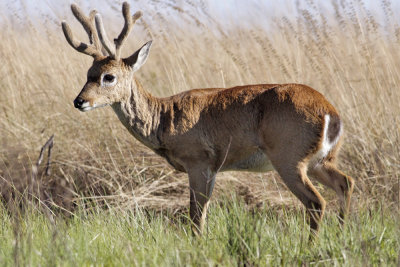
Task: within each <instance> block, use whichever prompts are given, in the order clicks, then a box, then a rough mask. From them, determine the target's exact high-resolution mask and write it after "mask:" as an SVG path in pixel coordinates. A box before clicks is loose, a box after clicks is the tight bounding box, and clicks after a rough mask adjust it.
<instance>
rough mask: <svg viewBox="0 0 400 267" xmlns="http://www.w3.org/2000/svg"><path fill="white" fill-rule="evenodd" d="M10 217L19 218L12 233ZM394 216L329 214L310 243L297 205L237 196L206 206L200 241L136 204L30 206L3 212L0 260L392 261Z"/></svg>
mask: <svg viewBox="0 0 400 267" xmlns="http://www.w3.org/2000/svg"><path fill="white" fill-rule="evenodd" d="M15 220H20V222H19V223H17V225H19V229H18V231H17V232H16V231H15V230H14V227H15V224H16V222H15ZM53 220H54V221H53ZM398 220H399V215H398V214H393V212H392V211H391V210H388V209H385V208H382V207H371V208H365V209H362V210H359V211H357V212H356V213H353V215H352V216H351V218H350V219H349V221H348V223H347V224H345V225H344V226H341V224H340V223H339V222H338V219H337V217H336V215H335V214H334V213H332V212H329V213H328V214H327V216H326V218H325V221H324V223H323V225H322V229H321V232H320V235H319V237H318V238H317V239H316V240H315V242H314V243H309V242H308V229H307V226H306V225H305V222H304V214H303V212H302V211H301V210H299V209H290V210H287V209H285V208H283V209H282V210H280V211H277V210H275V209H270V208H268V207H265V208H264V209H262V210H260V211H249V210H248V209H246V206H245V205H244V203H243V202H242V201H240V199H237V198H236V197H230V198H225V199H224V200H223V201H222V202H221V203H219V205H217V204H213V205H212V206H211V209H210V217H209V221H208V226H207V230H206V232H205V233H204V235H203V236H201V237H198V238H196V237H193V236H192V234H191V232H190V225H189V223H188V222H187V219H186V218H185V217H184V216H182V215H181V216H178V217H176V216H173V215H172V214H168V213H165V214H161V213H158V214H157V213H154V212H150V213H148V212H145V211H144V210H142V209H136V210H133V211H126V210H121V209H111V210H108V211H106V212H105V211H101V210H98V211H92V212H86V211H83V210H82V211H78V212H76V213H75V214H74V216H72V217H70V218H69V219H65V218H61V217H56V218H54V219H50V218H49V217H46V215H44V214H43V213H40V212H37V211H35V210H30V211H28V212H26V213H24V214H23V215H20V217H17V218H15V217H11V216H9V215H8V214H7V213H6V211H5V210H4V209H2V214H1V230H0V237H1V238H2V240H3V242H2V243H1V244H0V264H1V265H2V266H12V265H14V263H16V262H18V263H20V264H21V265H34V266H37V265H57V266H85V265H119V266H126V265H131V264H133V265H142V266H187V265H190V266H215V265H222V266H235V265H240V266H241V265H247V266H248V265H253V266H260V265H267V266H276V265H302V264H307V265H314V264H315V265H320V264H322V265H340V266H355V265H360V264H363V265H369V266H377V265H379V266H382V265H395V264H396V262H398V252H399V250H400V235H399V231H400V230H399V228H398ZM16 233H17V234H16Z"/></svg>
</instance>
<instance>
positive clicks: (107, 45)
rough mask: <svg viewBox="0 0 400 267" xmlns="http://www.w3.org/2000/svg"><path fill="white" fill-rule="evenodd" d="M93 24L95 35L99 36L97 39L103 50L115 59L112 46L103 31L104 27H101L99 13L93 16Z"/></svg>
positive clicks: (101, 21) (101, 22)
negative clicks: (94, 23) (94, 24)
mask: <svg viewBox="0 0 400 267" xmlns="http://www.w3.org/2000/svg"><path fill="white" fill-rule="evenodd" d="M95 22H96V29H97V33H98V34H99V38H100V41H101V43H102V44H103V47H104V49H105V50H106V51H107V53H108V54H109V55H110V56H112V57H114V58H115V48H114V45H113V44H112V43H111V42H110V40H109V39H108V37H107V34H106V31H105V29H104V25H103V20H102V19H101V15H100V14H99V13H97V14H96V16H95Z"/></svg>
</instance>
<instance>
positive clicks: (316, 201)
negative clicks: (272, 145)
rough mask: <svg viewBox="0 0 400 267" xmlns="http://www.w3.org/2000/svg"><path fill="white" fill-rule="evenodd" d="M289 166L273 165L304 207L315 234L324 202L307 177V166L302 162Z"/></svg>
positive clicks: (322, 212) (321, 215)
mask: <svg viewBox="0 0 400 267" xmlns="http://www.w3.org/2000/svg"><path fill="white" fill-rule="evenodd" d="M289 166H290V165H289ZM289 166H288V165H284V164H282V166H279V164H278V165H277V164H275V167H276V169H277V171H278V173H279V175H280V176H281V177H282V180H283V181H284V182H285V184H286V185H287V187H288V188H289V189H290V191H292V193H293V194H294V195H295V196H296V197H297V198H298V199H299V200H300V201H301V202H302V203H303V204H304V206H305V207H306V209H307V213H308V215H309V223H310V228H311V231H312V232H313V234H317V233H318V229H319V224H320V222H321V220H322V217H323V215H324V211H325V200H324V199H323V197H322V196H321V195H320V194H319V192H318V191H317V190H316V188H315V187H314V185H313V184H312V183H311V181H310V179H309V178H308V177H307V165H306V164H305V163H304V162H300V163H298V164H297V165H296V164H294V166H293V167H289Z"/></svg>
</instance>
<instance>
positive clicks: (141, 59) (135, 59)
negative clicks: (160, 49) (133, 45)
mask: <svg viewBox="0 0 400 267" xmlns="http://www.w3.org/2000/svg"><path fill="white" fill-rule="evenodd" d="M152 42H153V41H148V42H147V43H146V44H145V45H143V46H142V47H141V48H139V50H138V51H136V52H135V53H133V54H132V56H130V57H127V58H124V59H123V61H124V62H125V64H126V65H128V66H130V67H131V68H132V71H137V70H138V69H140V67H141V66H142V65H143V64H144V63H145V62H146V59H147V57H148V55H149V52H150V47H151V43H152Z"/></svg>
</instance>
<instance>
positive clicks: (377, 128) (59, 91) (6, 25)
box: [0, 0, 400, 209]
mask: <svg viewBox="0 0 400 267" xmlns="http://www.w3.org/2000/svg"><path fill="white" fill-rule="evenodd" d="M109 4H110V5H111V6H112V7H113V8H116V7H118V6H119V3H117V2H110V3H109ZM142 4H143V3H142ZM158 4H159V5H158ZM330 5H331V10H332V13H329V12H328V11H324V12H323V11H321V9H320V8H318V5H317V3H316V2H314V1H312V0H309V1H306V2H305V3H303V5H300V6H298V7H297V10H296V12H295V13H296V14H298V15H297V16H296V17H275V18H271V19H270V24H269V25H268V26H265V27H264V26H263V25H260V24H259V23H256V21H257V18H254V17H251V14H252V12H253V11H255V9H258V10H257V11H258V13H257V14H260V13H262V12H260V10H259V9H260V5H257V6H254V7H252V6H251V5H249V7H248V14H249V22H247V23H243V26H241V25H242V24H241V23H237V24H236V25H233V24H232V25H230V24H229V25H227V24H226V22H225V21H224V20H220V21H218V20H217V19H216V18H215V17H213V16H212V15H210V13H209V9H208V7H207V3H204V2H202V4H199V5H198V4H195V3H192V2H191V1H184V2H179V3H175V2H174V1H162V2H161V3H159V2H158V1H157V3H156V1H154V2H151V7H152V9H151V11H148V10H143V12H144V14H145V16H144V17H143V19H142V20H140V21H139V22H138V24H137V25H136V26H135V29H134V31H133V33H132V35H131V37H130V39H129V41H128V44H127V45H126V47H125V49H124V52H123V53H124V54H125V55H128V54H129V53H131V52H133V51H134V50H135V49H137V48H138V47H139V46H140V45H141V44H143V43H144V42H145V41H147V40H149V39H153V40H154V45H153V48H152V51H151V54H150V58H149V60H148V61H147V63H146V65H145V66H144V67H143V68H142V69H141V70H140V71H139V72H138V73H137V77H138V79H139V80H140V81H141V82H142V83H143V85H144V87H145V88H147V90H148V91H150V92H151V93H153V94H154V95H157V96H166V95H171V94H173V93H177V92H180V91H183V90H187V89H190V88H202V87H230V86H235V85H241V84H252V83H292V82H295V83H304V84H307V85H310V86H311V87H313V88H315V89H317V90H318V91H320V92H321V93H323V94H324V95H325V96H326V97H327V98H328V99H329V100H330V101H331V102H332V103H333V104H334V105H335V106H336V107H337V108H338V110H339V111H340V114H341V116H342V118H343V121H344V125H345V139H344V145H343V149H342V151H341V157H340V161H339V164H340V168H341V169H343V170H344V171H345V172H347V173H348V174H350V175H352V176H353V177H355V178H356V190H355V199H356V201H355V202H356V203H358V204H360V203H361V204H363V205H365V204H371V203H385V205H386V204H387V205H393V206H395V207H396V206H397V207H398V206H399V197H400V196H399V194H400V193H399V187H400V184H399V180H400V164H399V160H398V159H399V156H400V131H399V125H400V105H399V103H400V90H398V88H397V87H398V85H399V84H400V73H399V71H400V52H399V47H400V27H399V26H398V25H396V23H395V15H394V14H393V11H392V9H391V5H390V2H388V1H382V5H381V8H382V12H384V13H385V15H386V16H385V19H384V20H379V19H378V18H377V17H376V16H375V15H374V14H375V13H374V10H368V9H367V8H366V7H365V3H364V2H363V1H361V0H354V1H352V0H347V1H340V2H337V1H332V2H331V3H330ZM133 6H135V5H133ZM143 6H145V5H144V4H143ZM111 10H112V11H110V13H112V14H113V17H114V18H115V20H109V19H108V20H105V23H106V27H107V29H108V30H109V34H110V35H113V36H115V35H116V34H117V31H118V30H119V27H120V26H121V18H120V16H121V15H120V13H119V11H115V10H114V9H111ZM86 11H88V10H86ZM3 12H4V11H3ZM6 12H7V11H6ZM12 12H14V13H15V14H16V15H15V16H13V20H12V21H11V20H8V19H4V18H6V17H7V16H6V15H7V14H3V16H2V17H3V25H0V27H1V31H0V38H1V40H2V41H1V42H0V58H1V65H0V77H1V79H0V95H1V98H0V107H1V112H0V132H1V139H0V143H1V148H0V151H1V153H0V176H1V177H0V178H1V179H0V186H1V193H2V196H3V198H4V199H6V200H9V199H15V198H18V196H22V197H23V196H24V195H26V194H27V190H26V188H27V185H28V184H29V183H32V181H31V175H30V174H31V165H32V163H33V162H35V161H36V158H37V153H38V151H39V150H40V148H41V146H42V145H43V143H44V142H45V141H46V140H47V138H48V137H49V136H50V135H51V134H53V133H54V134H55V145H54V152H53V161H54V164H53V165H52V175H51V176H39V178H38V179H37V181H35V186H37V187H40V192H42V193H41V194H40V195H39V196H38V197H40V198H41V199H42V201H45V202H47V203H48V204H49V205H50V206H52V207H58V208H60V209H72V208H73V206H74V205H86V207H91V206H90V205H91V204H92V203H98V204H101V205H114V204H118V206H120V207H131V206H134V205H140V206H147V207H152V208H156V209H165V208H172V209H179V208H181V207H185V206H186V204H187V203H188V190H187V181H186V178H185V175H183V174H180V173H177V172H174V171H173V170H172V169H171V168H170V167H169V166H168V165H167V164H166V162H165V161H164V160H162V159H160V158H159V157H158V156H156V155H155V154H154V153H152V152H151V151H150V150H148V149H147V148H145V147H143V145H141V144H140V143H139V142H138V141H136V140H135V139H134V138H133V137H132V136H130V135H129V134H128V132H127V131H126V130H125V129H124V128H123V127H122V125H121V124H120V122H119V121H118V120H117V118H116V116H115V115H114V114H113V112H112V110H111V109H110V108H104V109H100V110H96V111H93V112H89V113H80V112H79V111H77V110H76V109H74V108H73V106H72V101H73V99H74V97H75V96H76V95H77V94H78V92H79V90H80V88H81V87H82V85H83V84H84V83H85V77H86V71H87V69H88V67H89V66H90V65H91V58H90V57H87V56H85V55H83V54H79V53H77V52H76V51H75V50H73V49H72V48H71V47H70V46H69V45H68V44H67V42H66V41H65V39H64V36H63V35H62V32H61V29H60V27H59V25H58V21H60V20H61V19H62V18H58V17H51V16H49V17H48V16H47V15H43V16H42V17H41V18H40V20H39V21H36V20H35V21H32V20H26V19H25V16H26V14H24V13H23V12H24V11H23V10H14V11H12ZM21 12H22V14H20V13H21ZM62 14H68V15H63V16H65V17H67V18H68V21H69V22H71V24H72V25H73V28H74V31H75V32H78V33H79V34H78V35H79V36H80V38H82V39H83V38H85V35H84V34H83V31H82V30H81V28H80V25H78V23H76V22H73V18H72V16H71V15H70V11H69V10H68V9H67V10H64V11H63V13H62ZM8 15H9V14H8ZM17 15H18V16H17ZM110 17H111V16H110ZM250 17H251V18H250ZM263 19H264V18H263ZM7 21H8V22H7ZM10 21H11V22H10ZM15 22H17V23H15ZM56 23H57V24H56ZM85 40H86V39H85ZM216 189H217V190H216V191H217V192H216V193H217V195H218V194H219V193H220V192H231V191H232V190H235V191H237V192H238V193H239V195H243V196H244V197H245V199H247V201H248V202H249V203H251V204H258V203H264V202H268V203H271V204H274V203H275V204H276V203H278V204H279V203H281V202H282V201H283V202H285V203H293V202H292V201H294V200H293V198H291V195H290V194H289V193H288V192H287V191H285V190H284V189H283V186H282V184H281V182H280V180H279V178H278V176H277V175H276V174H275V173H272V174H248V173H224V174H222V175H221V176H220V177H219V178H218V181H217V188H216ZM321 189H322V187H321ZM328 199H329V200H331V202H332V201H333V199H334V198H333V194H331V195H329V194H328ZM358 204H357V205H358Z"/></svg>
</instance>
